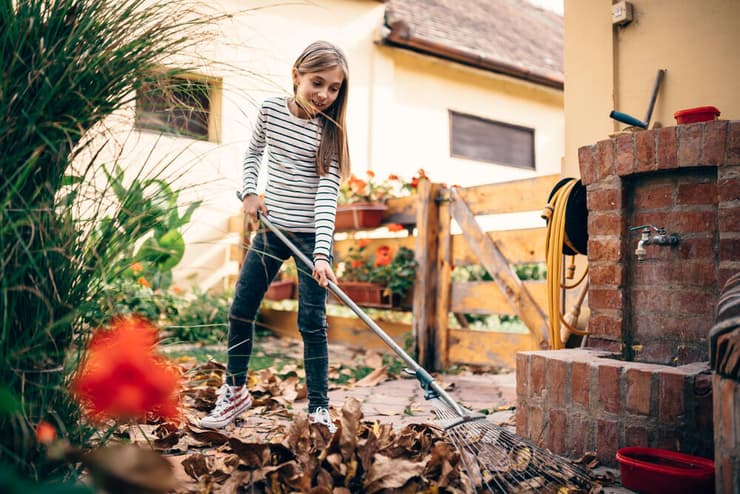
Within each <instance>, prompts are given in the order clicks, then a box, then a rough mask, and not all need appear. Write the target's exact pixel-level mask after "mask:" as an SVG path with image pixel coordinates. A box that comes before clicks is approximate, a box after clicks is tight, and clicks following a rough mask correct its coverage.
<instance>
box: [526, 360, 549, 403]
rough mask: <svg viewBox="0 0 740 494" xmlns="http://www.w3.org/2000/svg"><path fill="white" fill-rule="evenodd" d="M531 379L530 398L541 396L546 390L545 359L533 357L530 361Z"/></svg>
mask: <svg viewBox="0 0 740 494" xmlns="http://www.w3.org/2000/svg"><path fill="white" fill-rule="evenodd" d="M529 363H530V368H529V379H530V382H531V390H530V393H529V396H540V395H541V394H542V390H543V389H545V357H543V356H542V355H532V356H531V357H530V359H529Z"/></svg>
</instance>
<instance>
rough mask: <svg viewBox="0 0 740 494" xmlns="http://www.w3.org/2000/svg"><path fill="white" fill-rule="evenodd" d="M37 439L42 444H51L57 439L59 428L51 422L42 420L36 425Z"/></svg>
mask: <svg viewBox="0 0 740 494" xmlns="http://www.w3.org/2000/svg"><path fill="white" fill-rule="evenodd" d="M36 440H37V441H38V442H40V443H41V444H51V443H53V442H54V441H56V440H57V430H56V428H54V426H53V425H51V424H50V423H49V422H47V421H45V420H42V421H41V422H39V423H38V425H37V426H36Z"/></svg>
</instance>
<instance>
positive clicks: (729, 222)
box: [589, 206, 740, 254]
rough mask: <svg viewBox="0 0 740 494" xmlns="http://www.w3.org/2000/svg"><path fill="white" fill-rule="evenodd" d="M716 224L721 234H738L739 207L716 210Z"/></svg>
mask: <svg viewBox="0 0 740 494" xmlns="http://www.w3.org/2000/svg"><path fill="white" fill-rule="evenodd" d="M717 223H718V226H719V231H721V232H740V207H737V206H730V207H720V208H719V209H718V210H717ZM589 248H590V247H589ZM590 253H591V251H589V254H590Z"/></svg>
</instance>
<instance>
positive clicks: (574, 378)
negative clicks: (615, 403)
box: [570, 362, 591, 409]
mask: <svg viewBox="0 0 740 494" xmlns="http://www.w3.org/2000/svg"><path fill="white" fill-rule="evenodd" d="M590 392H591V365H590V364H588V363H587V362H573V366H572V367H571V382H570V394H571V400H572V401H573V402H574V403H578V404H580V405H583V407H584V408H586V409H588V405H589V394H590Z"/></svg>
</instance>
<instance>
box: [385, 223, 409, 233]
mask: <svg viewBox="0 0 740 494" xmlns="http://www.w3.org/2000/svg"><path fill="white" fill-rule="evenodd" d="M387 228H388V231H390V232H400V231H401V230H404V229H405V228H404V227H403V225H402V224H400V223H390V224H389V225H388V227H387Z"/></svg>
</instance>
